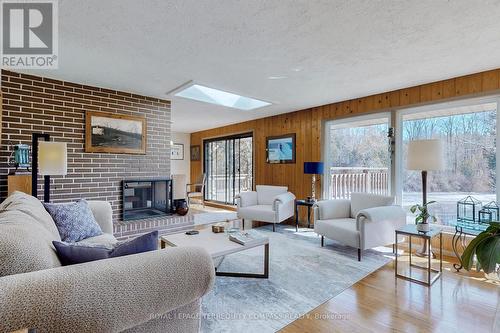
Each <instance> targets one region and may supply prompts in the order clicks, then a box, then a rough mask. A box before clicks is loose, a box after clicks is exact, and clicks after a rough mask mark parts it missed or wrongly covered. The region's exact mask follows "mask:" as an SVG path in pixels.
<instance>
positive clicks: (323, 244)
mask: <svg viewBox="0 0 500 333" xmlns="http://www.w3.org/2000/svg"><path fill="white" fill-rule="evenodd" d="M323 246H325V237H324V236H321V247H323Z"/></svg>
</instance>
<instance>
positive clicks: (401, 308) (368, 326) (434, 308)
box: [280, 258, 500, 333]
mask: <svg viewBox="0 0 500 333" xmlns="http://www.w3.org/2000/svg"><path fill="white" fill-rule="evenodd" d="M446 259H448V260H449V259H450V258H446ZM443 268H444V273H443V276H442V277H441V278H440V279H439V280H437V281H436V282H435V283H434V285H433V286H432V287H431V288H428V287H425V286H423V285H420V284H416V283H412V282H409V281H406V280H403V279H395V277H394V265H393V263H392V262H391V263H389V264H387V265H386V266H384V267H382V268H381V269H379V270H378V271H376V272H374V273H372V274H370V275H369V276H367V277H366V278H364V279H363V280H361V281H359V282H358V283H356V284H355V285H353V286H352V287H351V288H349V289H346V290H345V291H344V292H342V293H341V294H339V295H337V296H336V297H334V298H332V299H330V300H329V301H327V302H326V303H324V304H322V305H320V306H319V307H317V308H316V309H314V310H312V311H311V312H309V313H308V314H306V315H305V316H304V317H303V318H301V319H298V320H296V321H294V322H293V323H291V324H290V325H288V326H286V327H285V328H283V329H282V330H281V331H280V332H281V333H296V332H301V333H307V332H311V333H312V332H454V333H459V332H473V333H483V332H500V286H499V284H498V283H496V282H495V281H492V280H487V279H485V278H484V274H483V273H475V272H474V273H469V272H466V271H462V272H460V273H455V270H454V269H453V268H452V267H451V263H450V262H446V263H444V265H443ZM413 271H415V270H413ZM400 272H401V271H400Z"/></svg>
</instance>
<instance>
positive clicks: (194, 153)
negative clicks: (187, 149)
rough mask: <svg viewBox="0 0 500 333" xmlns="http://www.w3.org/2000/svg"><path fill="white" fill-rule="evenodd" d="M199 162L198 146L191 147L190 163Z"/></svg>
mask: <svg viewBox="0 0 500 333" xmlns="http://www.w3.org/2000/svg"><path fill="white" fill-rule="evenodd" d="M199 160H200V146H191V161H199Z"/></svg>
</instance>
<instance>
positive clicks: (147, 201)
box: [122, 178, 173, 221]
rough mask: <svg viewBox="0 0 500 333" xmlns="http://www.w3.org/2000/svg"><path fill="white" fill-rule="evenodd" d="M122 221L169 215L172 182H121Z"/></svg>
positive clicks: (148, 180)
mask: <svg viewBox="0 0 500 333" xmlns="http://www.w3.org/2000/svg"><path fill="white" fill-rule="evenodd" d="M122 195H123V211H122V219H123V221H131V220H140V219H147V218H153V217H160V216H165V215H171V214H172V213H173V211H172V180H171V179H169V178H163V179H128V180H124V181H123V186H122Z"/></svg>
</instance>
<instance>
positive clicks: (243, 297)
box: [202, 225, 391, 333]
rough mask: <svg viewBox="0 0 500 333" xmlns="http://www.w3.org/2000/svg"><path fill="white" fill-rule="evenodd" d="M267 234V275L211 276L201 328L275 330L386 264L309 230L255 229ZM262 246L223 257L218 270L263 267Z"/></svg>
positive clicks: (383, 259)
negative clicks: (322, 244)
mask: <svg viewBox="0 0 500 333" xmlns="http://www.w3.org/2000/svg"><path fill="white" fill-rule="evenodd" d="M256 230H258V231H259V232H261V233H262V234H264V235H266V236H268V237H269V241H270V271H269V279H254V278H233V277H219V276H218V277H217V278H216V282H215V286H214V289H213V290H212V291H211V292H210V293H209V294H207V295H206V296H205V297H204V298H203V302H202V314H203V317H202V331H203V332H252V333H254V332H259V333H266V332H275V331H277V330H279V329H281V328H283V327H284V326H286V325H287V324H289V323H290V322H292V321H294V320H295V319H297V318H300V316H303V315H304V314H306V313H307V312H309V311H311V310H312V309H314V308H315V307H317V306H318V305H320V304H322V303H324V302H325V301H327V300H328V299H330V298H332V297H334V296H336V295H338V294H339V293H341V292H342V291H343V290H345V289H346V288H349V287H350V286H352V285H353V284H354V283H356V282H357V281H359V280H361V279H362V278H363V277H365V276H367V275H368V274H370V273H371V272H373V271H375V270H377V269H378V268H380V267H382V266H383V265H385V264H386V263H388V262H389V261H390V260H391V258H390V256H389V255H388V254H386V255H384V253H382V252H377V251H374V250H369V251H365V252H364V253H363V255H364V256H363V259H362V261H361V262H358V261H357V250H356V249H353V248H350V247H346V246H343V245H340V244H338V243H335V242H333V241H327V242H326V246H325V247H323V248H322V247H320V238H319V236H318V235H317V234H316V233H314V232H313V231H312V230H311V229H299V232H295V228H294V227H292V226H282V225H278V226H277V229H276V232H274V233H273V232H272V229H271V227H270V226H265V227H261V228H257V229H256ZM263 252H264V250H263V247H257V248H254V249H250V250H248V251H244V252H240V253H235V254H232V255H229V256H226V257H225V258H224V260H222V262H221V263H220V264H219V266H218V267H219V269H220V270H221V271H237V272H256V273H260V272H262V270H263V260H264V259H263Z"/></svg>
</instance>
